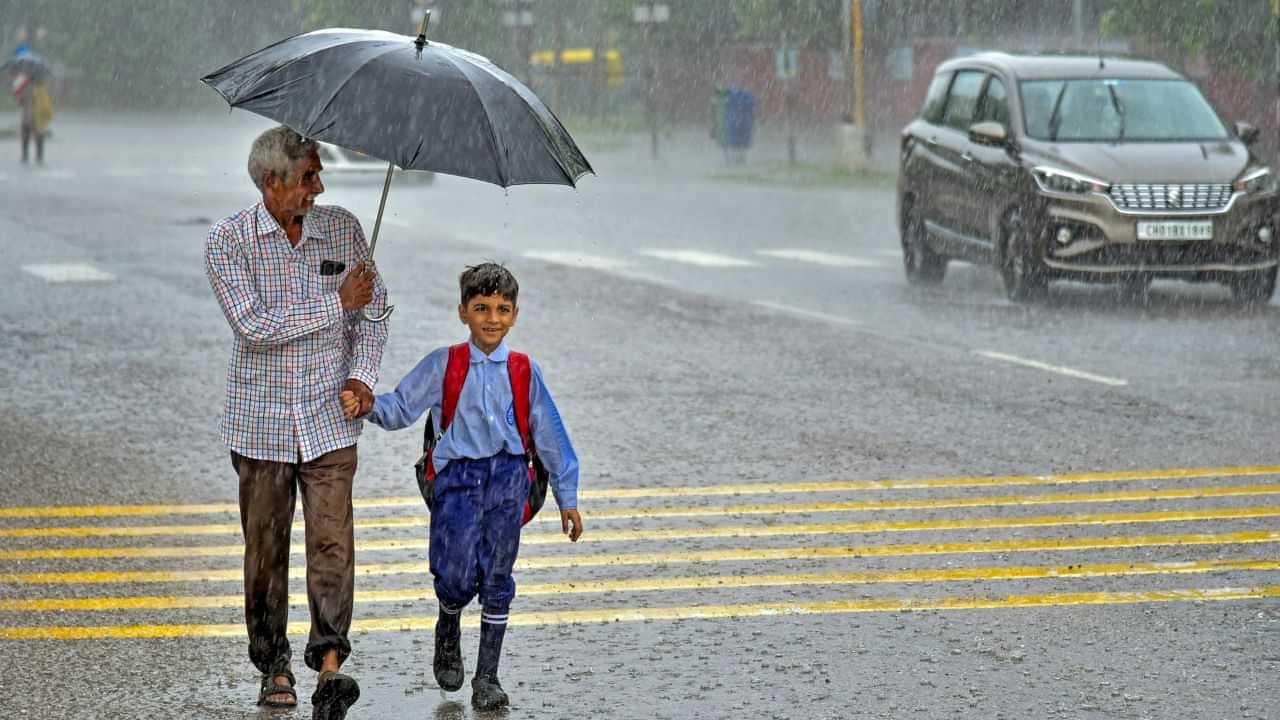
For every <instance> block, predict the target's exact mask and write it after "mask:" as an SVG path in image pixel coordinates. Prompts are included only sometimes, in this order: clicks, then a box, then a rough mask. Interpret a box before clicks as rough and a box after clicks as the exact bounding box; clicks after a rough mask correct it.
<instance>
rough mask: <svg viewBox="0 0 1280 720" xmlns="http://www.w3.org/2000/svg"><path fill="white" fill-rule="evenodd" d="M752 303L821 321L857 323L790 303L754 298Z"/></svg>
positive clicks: (844, 323) (842, 323)
mask: <svg viewBox="0 0 1280 720" xmlns="http://www.w3.org/2000/svg"><path fill="white" fill-rule="evenodd" d="M753 304H754V305H756V306H757V307H762V308H766V309H768V310H775V311H777V312H781V313H787V314H788V315H799V316H800V317H805V318H809V319H811V320H822V321H823V322H833V323H839V324H841V325H857V324H858V321H857V320H853V319H850V318H847V317H840V316H839V315H829V314H827V313H824V312H818V311H816V310H805V309H804V308H798V307H794V306H792V305H783V304H782V303H775V302H768V301H766V300H756V301H755V303H753Z"/></svg>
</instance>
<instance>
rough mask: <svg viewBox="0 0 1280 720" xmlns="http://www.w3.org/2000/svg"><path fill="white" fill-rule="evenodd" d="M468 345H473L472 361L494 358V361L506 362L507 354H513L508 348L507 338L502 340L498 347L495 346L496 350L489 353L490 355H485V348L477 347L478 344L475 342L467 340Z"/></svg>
mask: <svg viewBox="0 0 1280 720" xmlns="http://www.w3.org/2000/svg"><path fill="white" fill-rule="evenodd" d="M467 345H469V346H470V347H471V362H473V363H477V362H484V361H485V360H492V361H493V362H506V361H507V356H508V355H510V354H511V351H510V350H509V349H508V348H507V341H506V340H503V341H502V342H500V343H498V347H497V348H495V349H494V351H493V352H491V353H489V354H488V355H485V354H484V351H483V350H481V349H480V348H478V347H476V344H475V343H474V342H471V341H467Z"/></svg>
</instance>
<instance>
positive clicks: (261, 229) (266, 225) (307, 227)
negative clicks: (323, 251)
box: [255, 200, 329, 245]
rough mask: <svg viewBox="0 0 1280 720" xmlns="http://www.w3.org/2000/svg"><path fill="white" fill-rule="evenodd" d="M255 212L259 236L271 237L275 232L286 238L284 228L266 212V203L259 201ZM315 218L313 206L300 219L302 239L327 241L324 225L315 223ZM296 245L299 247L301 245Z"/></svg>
mask: <svg viewBox="0 0 1280 720" xmlns="http://www.w3.org/2000/svg"><path fill="white" fill-rule="evenodd" d="M255 212H256V213H257V216H258V235H259V236H262V235H271V234H273V233H277V232H278V233H280V234H281V235H286V236H287V233H285V231H284V228H282V227H280V223H279V222H278V221H277V220H276V217H275V216H274V215H272V214H271V211H270V210H267V203H266V202H264V201H262V200H259V201H258V205H257V208H256V209H255ZM315 217H316V209H315V207H314V206H313V207H312V208H311V212H309V213H307V216H306V217H305V218H303V219H302V237H303V238H304V239H306V238H315V239H317V240H327V239H328V238H329V233H328V232H326V231H325V229H324V223H321V222H317V221H316V219H315ZM298 244H299V245H301V244H302V243H298Z"/></svg>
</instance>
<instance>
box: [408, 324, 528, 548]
mask: <svg viewBox="0 0 1280 720" xmlns="http://www.w3.org/2000/svg"><path fill="white" fill-rule="evenodd" d="M470 370H471V344H470V343H461V344H459V345H454V346H452V347H450V348H449V363H448V365H446V366H445V371H444V400H443V401H442V402H441V404H440V432H439V433H437V432H436V430H435V423H434V422H433V421H434V418H432V417H431V415H430V413H428V414H427V425H426V427H425V428H424V429H423V433H422V457H421V458H419V459H418V462H417V463H415V464H414V466H413V470H414V475H415V476H416V477H417V480H418V490H419V491H421V493H422V499H423V500H425V501H426V502H427V510H428V511H430V510H431V506H432V503H433V500H434V496H435V483H436V468H435V465H433V464H432V462H431V454H432V451H434V450H435V448H436V443H437V442H439V441H440V438H441V437H443V436H444V433H445V431H446V430H448V429H449V423H450V422H452V421H453V413H454V410H455V409H456V408H457V407H458V396H459V395H461V394H462V384H463V383H464V382H466V380H467V372H468V371H470ZM507 373H508V374H509V375H510V376H511V398H512V403H513V404H514V405H515V408H514V411H515V416H516V427H517V428H519V430H520V441H521V442H522V443H524V450H525V460H526V462H527V463H528V466H529V499H528V500H527V501H526V502H525V505H524V517H523V518H521V520H520V524H521V525H527V524H528V523H529V521H530V520H532V519H533V516H534V515H537V514H538V511H539V510H541V509H542V505H543V503H545V502H546V500H547V469H546V468H545V467H543V466H542V461H541V460H539V459H538V453H537V451H536V450H535V449H534V447H533V437H532V436H531V435H530V434H529V383H530V378H531V377H532V370H531V369H530V367H529V356H528V355H525V354H523V353H518V352H512V353H510V354H509V355H508V356H507Z"/></svg>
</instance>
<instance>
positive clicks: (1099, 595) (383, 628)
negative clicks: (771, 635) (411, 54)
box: [0, 585, 1280, 641]
mask: <svg viewBox="0 0 1280 720" xmlns="http://www.w3.org/2000/svg"><path fill="white" fill-rule="evenodd" d="M1277 597H1280V585H1263V586H1259V587H1221V588H1188V589H1178V590H1151V591H1139V592H1086V593H1047V594H1031V595H1005V596H1000V597H973V596H950V597H934V598H884V599H863V600H832V601H825V602H768V603H748V604H735V605H693V606H681V607H637V608H607V609H595V610H566V611H543V612H529V613H515V614H512V615H511V618H510V621H509V624H511V625H515V626H538V625H574V624H584V623H622V622H645V621H672V620H720V619H731V618H732V619H745V618H768V619H776V618H777V617H779V616H805V615H839V614H852V613H885V612H908V611H909V612H924V611H948V610H994V609H1018V608H1046V607H1066V606H1076V605H1139V604H1152V603H1178V602H1183V603H1186V602H1231V601H1243V600H1263V599H1272V598H1277ZM479 621H480V618H479V616H478V615H468V616H466V617H465V618H464V619H463V624H464V625H467V626H468V627H475V626H477V625H478V624H479ZM435 624H436V617H435V616H434V615H417V616H410V617H399V618H385V619H360V620H355V621H354V622H352V624H351V631H352V632H353V633H384V632H432V631H433V630H434V628H435ZM309 631H310V622H292V623H289V634H290V635H293V636H295V637H302V636H305V635H306V634H307V633H308V632H309ZM244 632H245V630H244V625H243V624H242V623H231V624H224V625H215V624H192V625H93V626H43V627H41V626H36V627H9V628H0V641H20V640H27V641H30V640H136V639H161V638H193V637H203V638H240V639H242V638H243V637H244Z"/></svg>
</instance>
